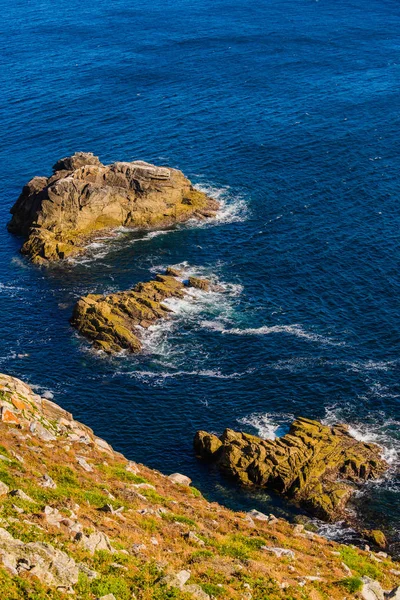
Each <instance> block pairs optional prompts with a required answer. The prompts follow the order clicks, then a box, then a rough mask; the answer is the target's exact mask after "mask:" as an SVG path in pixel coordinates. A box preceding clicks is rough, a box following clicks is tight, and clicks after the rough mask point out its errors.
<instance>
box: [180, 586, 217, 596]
mask: <svg viewBox="0 0 400 600" xmlns="http://www.w3.org/2000/svg"><path fill="white" fill-rule="evenodd" d="M181 590H183V591H184V592H187V593H189V594H191V595H192V597H193V598H197V600H210V596H209V595H208V594H207V593H206V592H205V591H204V590H203V589H202V588H201V587H200V586H199V585H197V584H196V583H191V584H188V585H184V586H182V587H181Z"/></svg>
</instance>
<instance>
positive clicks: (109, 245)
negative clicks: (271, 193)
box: [67, 184, 248, 266]
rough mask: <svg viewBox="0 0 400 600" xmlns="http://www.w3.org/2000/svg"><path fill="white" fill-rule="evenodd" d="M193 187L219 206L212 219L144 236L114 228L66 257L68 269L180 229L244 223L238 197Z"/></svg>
mask: <svg viewBox="0 0 400 600" xmlns="http://www.w3.org/2000/svg"><path fill="white" fill-rule="evenodd" d="M195 187H196V188H197V189H198V190H200V191H202V192H204V193H206V194H208V195H209V196H210V197H212V198H215V199H216V200H218V201H219V202H220V208H219V210H218V211H217V213H216V215H215V217H212V218H209V219H205V220H200V219H196V218H195V217H193V218H192V219H189V220H188V221H186V222H184V223H179V224H177V225H176V226H175V227H171V228H169V229H159V230H154V231H148V232H143V231H142V230H139V229H135V228H134V227H124V226H121V227H116V228H115V229H113V230H112V231H110V232H108V233H107V234H103V235H99V236H96V237H95V238H94V239H93V241H91V242H89V243H88V244H87V245H86V247H85V253H84V254H82V255H80V256H75V257H69V258H68V259H67V262H68V263H70V264H71V265H74V264H80V265H83V266H86V265H89V264H90V263H91V262H93V261H97V260H99V259H102V258H105V257H106V256H107V254H109V253H110V252H111V251H114V250H115V249H116V248H118V247H119V246H121V245H122V246H125V245H132V244H137V243H140V242H146V241H149V240H152V239H154V238H157V237H159V236H161V235H167V234H171V233H176V232H179V231H181V230H182V229H188V228H190V229H193V228H196V227H210V226H215V225H219V224H222V223H234V222H240V221H245V220H246V219H247V215H248V206H247V203H246V202H245V200H244V199H243V198H242V197H240V196H235V197H233V196H232V195H231V193H230V190H229V188H228V187H225V188H217V187H214V186H212V185H207V184H199V185H196V186H195ZM133 234H136V235H137V237H133Z"/></svg>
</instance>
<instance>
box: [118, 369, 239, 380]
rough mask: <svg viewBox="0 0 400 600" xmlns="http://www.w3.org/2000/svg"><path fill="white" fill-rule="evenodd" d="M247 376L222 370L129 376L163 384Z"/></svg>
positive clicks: (137, 372) (133, 373)
mask: <svg viewBox="0 0 400 600" xmlns="http://www.w3.org/2000/svg"><path fill="white" fill-rule="evenodd" d="M121 374H125V372H123V371H116V375H121ZM246 374H247V371H245V372H242V373H240V372H234V373H222V372H221V371H220V370H218V369H216V370H212V369H199V370H193V371H185V370H171V371H161V372H160V371H158V372H157V371H140V370H138V371H131V372H130V373H129V376H130V377H132V378H134V379H139V380H142V381H146V382H147V381H158V382H161V383H162V382H163V381H164V380H165V379H177V378H179V377H204V378H211V379H239V378H240V377H243V376H244V375H246Z"/></svg>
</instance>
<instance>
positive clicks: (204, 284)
mask: <svg viewBox="0 0 400 600" xmlns="http://www.w3.org/2000/svg"><path fill="white" fill-rule="evenodd" d="M167 272H171V270H170V271H168V270H167ZM172 272H174V271H173V270H172ZM209 285H210V284H209V282H208V281H207V280H206V279H197V278H194V280H193V281H192V280H191V279H190V280H189V282H188V283H187V284H185V283H182V281H180V280H179V279H177V278H176V277H174V276H172V275H157V276H156V278H155V279H154V280H152V281H149V282H147V283H138V284H137V285H136V286H135V287H134V289H133V290H128V291H126V292H116V293H115V294H109V295H108V296H102V295H100V294H89V295H88V296H84V297H82V298H80V299H79V300H78V302H77V303H76V305H75V308H74V314H73V317H72V319H71V324H72V325H73V326H74V327H76V328H77V329H78V331H79V332H80V333H81V334H82V335H84V336H85V337H87V338H88V339H89V340H91V341H92V342H93V343H94V346H95V347H97V348H99V349H101V350H104V351H105V352H108V353H113V352H120V351H121V350H128V351H129V352H140V350H141V348H142V344H141V342H140V339H139V337H138V335H137V334H138V327H139V328H147V327H149V326H150V325H152V324H154V323H155V322H156V321H157V320H158V319H162V318H167V317H168V314H169V312H170V309H169V308H168V307H167V306H165V305H164V304H162V301H163V300H165V299H166V298H171V297H175V298H182V297H183V296H184V295H185V291H186V290H187V288H188V287H189V286H190V287H198V288H200V289H209Z"/></svg>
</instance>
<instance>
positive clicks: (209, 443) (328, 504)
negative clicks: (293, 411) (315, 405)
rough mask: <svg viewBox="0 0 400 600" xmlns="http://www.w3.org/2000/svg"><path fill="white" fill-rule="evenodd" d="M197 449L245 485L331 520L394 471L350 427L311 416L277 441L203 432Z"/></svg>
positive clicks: (198, 436) (197, 437) (298, 421)
mask: <svg viewBox="0 0 400 600" xmlns="http://www.w3.org/2000/svg"><path fill="white" fill-rule="evenodd" d="M194 449H195V452H196V454H197V456H199V457H200V458H202V459H204V460H207V461H210V462H213V463H215V464H216V465H217V466H218V468H219V469H220V470H221V472H222V473H223V474H225V475H227V476H228V477H231V478H233V479H234V480H235V481H237V482H239V483H240V484H241V485H244V486H258V487H261V488H265V489H270V490H272V491H274V492H276V493H278V494H281V495H282V496H284V497H285V498H287V499H289V500H291V501H293V502H295V503H296V504H298V505H300V506H301V507H303V508H305V509H306V510H307V511H308V512H309V513H310V514H312V515H314V516H316V517H318V518H320V519H322V520H326V521H337V520H340V519H343V518H345V517H346V505H347V503H348V502H349V500H350V498H351V496H352V495H353V494H354V493H355V492H356V491H357V489H359V487H360V485H362V484H363V483H365V482H367V481H369V480H373V479H377V478H379V477H381V476H382V474H383V473H384V472H385V471H386V470H387V469H388V465H387V463H386V462H385V461H384V460H383V459H382V458H381V449H380V447H379V446H377V445H376V444H369V443H365V442H359V441H357V440H356V439H354V438H353V437H352V436H351V435H350V434H349V432H348V427H347V426H346V425H343V424H338V425H335V426H333V427H329V426H327V425H322V424H321V423H320V422H318V421H313V420H311V419H305V418H298V419H296V420H295V421H294V422H293V423H292V425H291V427H290V430H289V432H288V433H287V434H286V435H284V436H283V437H280V438H277V439H275V440H268V439H261V438H259V437H257V436H254V435H250V434H248V433H242V432H236V431H232V430H231V429H226V430H225V431H224V433H223V434H222V435H221V436H220V437H217V436H216V435H214V434H210V433H207V432H205V431H198V432H197V433H196V435H195V438H194ZM383 538H384V536H383ZM383 545H385V544H383Z"/></svg>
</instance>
